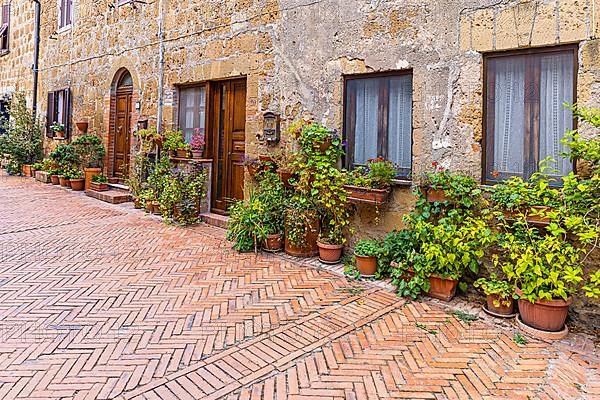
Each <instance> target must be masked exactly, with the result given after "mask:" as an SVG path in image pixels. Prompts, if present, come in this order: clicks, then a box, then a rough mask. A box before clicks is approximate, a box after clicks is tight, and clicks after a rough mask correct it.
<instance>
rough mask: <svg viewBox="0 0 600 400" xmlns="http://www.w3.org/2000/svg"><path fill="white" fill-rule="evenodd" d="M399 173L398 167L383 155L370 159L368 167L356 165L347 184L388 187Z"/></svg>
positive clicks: (368, 187) (369, 187)
mask: <svg viewBox="0 0 600 400" xmlns="http://www.w3.org/2000/svg"><path fill="white" fill-rule="evenodd" d="M397 173H398V169H397V167H396V166H395V165H394V163H392V162H391V161H389V160H386V159H384V158H383V157H377V158H374V159H370V160H369V161H368V162H367V166H366V167H362V166H359V167H356V168H355V169H354V170H352V171H351V172H350V173H349V174H347V177H346V182H345V183H346V184H347V185H351V186H358V187H364V188H367V189H387V188H389V187H390V186H391V185H392V180H393V179H394V178H395V177H396V175H397Z"/></svg>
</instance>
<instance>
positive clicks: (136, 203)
mask: <svg viewBox="0 0 600 400" xmlns="http://www.w3.org/2000/svg"><path fill="white" fill-rule="evenodd" d="M133 208H136V209H138V210H139V209H140V208H142V202H141V201H140V199H139V198H138V197H134V198H133Z"/></svg>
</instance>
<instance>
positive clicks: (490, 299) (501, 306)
mask: <svg viewBox="0 0 600 400" xmlns="http://www.w3.org/2000/svg"><path fill="white" fill-rule="evenodd" d="M507 300H509V301H510V305H508V306H507V305H506V301H507ZM494 303H497V304H498V305H496V304H494ZM487 309H488V311H491V312H493V313H496V314H501V315H511V314H513V313H514V309H515V301H514V300H513V298H512V297H510V298H508V299H503V298H500V295H498V294H488V295H487Z"/></svg>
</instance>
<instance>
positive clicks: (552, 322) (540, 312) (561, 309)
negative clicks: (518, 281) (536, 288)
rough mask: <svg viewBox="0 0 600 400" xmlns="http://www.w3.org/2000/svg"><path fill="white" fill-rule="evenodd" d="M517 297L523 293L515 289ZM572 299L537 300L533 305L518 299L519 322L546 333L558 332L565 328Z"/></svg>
mask: <svg viewBox="0 0 600 400" xmlns="http://www.w3.org/2000/svg"><path fill="white" fill-rule="evenodd" d="M515 292H516V293H517V295H519V296H521V295H522V294H523V292H521V290H520V289H518V288H517V289H515ZM572 302H573V298H572V297H569V298H568V299H567V300H566V301H565V300H562V299H558V300H537V301H536V302H535V303H532V302H530V301H529V300H525V299H519V301H518V303H519V313H520V314H521V321H523V323H524V324H525V325H528V326H530V327H532V328H535V329H539V330H542V331H548V332H559V331H561V330H562V329H563V328H564V326H565V321H566V320H567V315H568V314H569V306H570V305H571V303H572Z"/></svg>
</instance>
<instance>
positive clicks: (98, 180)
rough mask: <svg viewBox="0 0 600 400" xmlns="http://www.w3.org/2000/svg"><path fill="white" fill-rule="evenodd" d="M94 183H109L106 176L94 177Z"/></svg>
mask: <svg viewBox="0 0 600 400" xmlns="http://www.w3.org/2000/svg"><path fill="white" fill-rule="evenodd" d="M92 182H95V183H108V178H107V177H106V175H104V174H100V175H94V176H92Z"/></svg>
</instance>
